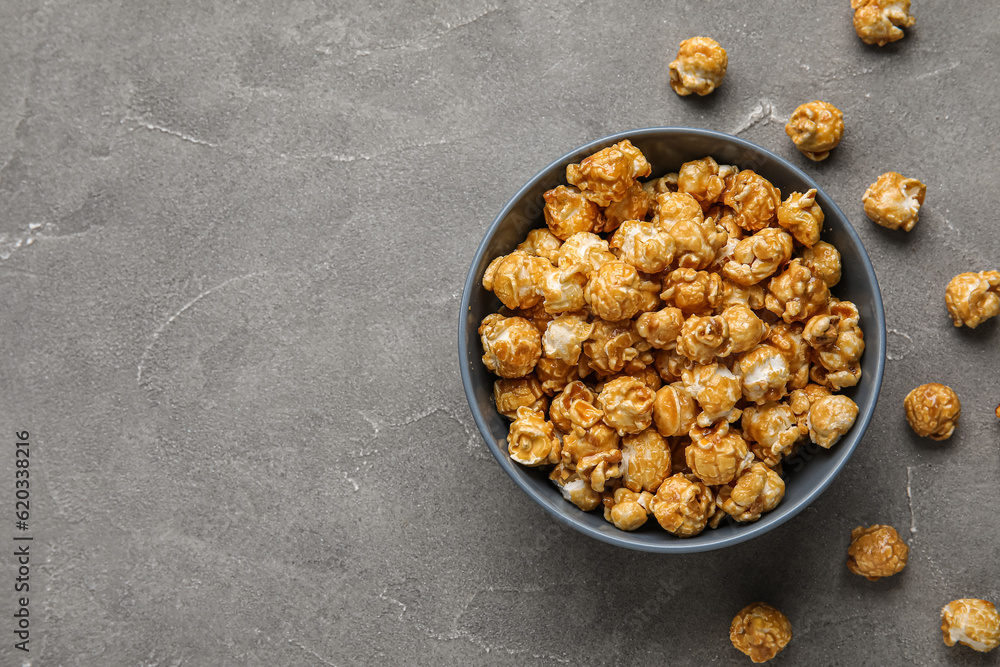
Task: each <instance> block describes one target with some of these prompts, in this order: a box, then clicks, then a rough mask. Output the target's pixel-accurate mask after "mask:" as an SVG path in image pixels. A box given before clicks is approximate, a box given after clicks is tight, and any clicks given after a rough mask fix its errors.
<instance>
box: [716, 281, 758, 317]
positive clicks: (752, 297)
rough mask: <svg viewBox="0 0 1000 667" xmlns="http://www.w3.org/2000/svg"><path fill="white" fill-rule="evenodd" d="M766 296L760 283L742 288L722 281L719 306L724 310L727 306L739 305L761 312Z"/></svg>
mask: <svg viewBox="0 0 1000 667" xmlns="http://www.w3.org/2000/svg"><path fill="white" fill-rule="evenodd" d="M766 294H767V290H766V288H765V287H764V286H763V285H761V284H760V283H757V284H756V285H750V286H749V287H744V286H742V285H737V284H736V283H734V282H733V281H731V280H723V281H722V303H720V304H719V306H720V307H721V308H724V309H725V308H728V307H729V306H735V305H741V306H749V307H750V308H752V309H753V310H763V308H764V297H765V295H766Z"/></svg>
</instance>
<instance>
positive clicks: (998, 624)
mask: <svg viewBox="0 0 1000 667" xmlns="http://www.w3.org/2000/svg"><path fill="white" fill-rule="evenodd" d="M941 634H942V635H943V636H944V643H945V644H946V645H948V646H954V645H955V643H956V642H957V643H959V644H962V645H964V646H968V647H969V648H971V649H972V650H973V651H978V652H980V653H987V652H989V651H992V650H993V649H995V648H996V647H998V646H1000V613H997V608H996V607H995V606H993V603H992V602H987V601H986V600H980V599H978V598H962V599H959V600H952V601H951V602H949V603H948V604H946V605H945V606H944V607H942V608H941Z"/></svg>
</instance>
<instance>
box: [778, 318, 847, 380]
mask: <svg viewBox="0 0 1000 667" xmlns="http://www.w3.org/2000/svg"><path fill="white" fill-rule="evenodd" d="M810 321H811V320H810ZM767 343H768V345H771V346H773V347H776V348H778V350H779V351H780V352H781V354H782V356H784V357H785V361H787V362H788V387H789V389H801V388H802V387H804V386H806V385H807V384H809V354H810V352H811V350H810V348H809V345H808V344H807V343H806V341H805V338H804V334H803V332H802V325H801V324H799V323H798V322H795V323H792V324H786V323H784V322H779V323H777V324H775V325H774V326H773V327H771V331H770V333H769V334H768V335H767ZM860 373H861V369H860V366H859V367H858V376H859V377H860Z"/></svg>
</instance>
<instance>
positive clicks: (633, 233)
mask: <svg viewBox="0 0 1000 667" xmlns="http://www.w3.org/2000/svg"><path fill="white" fill-rule="evenodd" d="M610 247H611V248H614V249H617V250H620V254H619V256H618V258H619V259H620V260H621V261H623V262H627V263H628V264H631V265H632V266H634V267H635V268H637V269H638V270H640V271H642V272H643V273H659V272H660V271H663V270H664V269H666V268H667V267H668V266H670V263H671V262H672V261H674V237H672V236H671V235H670V234H668V233H667V232H666V231H664V229H663V228H662V227H660V226H659V225H656V224H654V223H652V222H642V221H640V220H627V221H625V222H623V223H622V225H621V226H620V227H619V228H618V231H616V232H615V234H614V236H612V237H611V243H610Z"/></svg>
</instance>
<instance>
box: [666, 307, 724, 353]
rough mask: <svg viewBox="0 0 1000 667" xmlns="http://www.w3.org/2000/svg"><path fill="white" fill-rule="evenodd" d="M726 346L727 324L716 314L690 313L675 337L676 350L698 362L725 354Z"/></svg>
mask: <svg viewBox="0 0 1000 667" xmlns="http://www.w3.org/2000/svg"><path fill="white" fill-rule="evenodd" d="M728 347H729V324H727V323H726V320H725V318H723V317H718V316H715V317H713V316H706V317H700V316H698V315H692V316H691V317H689V318H687V320H685V322H684V326H683V327H681V333H680V335H679V336H678V337H677V352H678V353H679V354H681V355H683V356H685V357H687V358H688V359H690V360H691V361H694V362H696V363H699V364H707V363H709V362H711V361H712V360H713V359H715V357H716V356H720V357H724V356H726V354H728Z"/></svg>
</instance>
